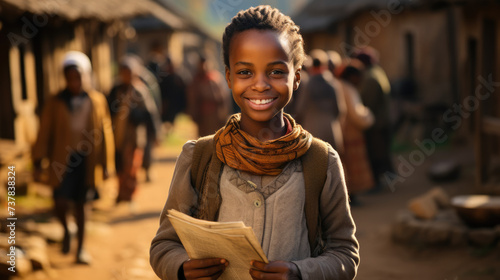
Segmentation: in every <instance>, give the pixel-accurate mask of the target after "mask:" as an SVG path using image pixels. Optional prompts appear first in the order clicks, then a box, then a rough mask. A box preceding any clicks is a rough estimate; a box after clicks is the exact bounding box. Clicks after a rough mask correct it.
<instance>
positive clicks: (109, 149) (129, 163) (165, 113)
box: [32, 48, 231, 264]
mask: <svg viewBox="0 0 500 280" xmlns="http://www.w3.org/2000/svg"><path fill="white" fill-rule="evenodd" d="M118 66H119V67H118V73H117V78H116V83H115V85H114V87H113V88H112V89H111V90H110V92H109V93H100V92H97V91H96V90H95V89H94V88H93V86H92V81H91V77H92V66H91V63H90V60H89V58H88V57H87V56H86V55H85V54H84V53H82V52H77V51H71V52H68V53H67V54H66V56H65V58H64V60H63V63H62V71H63V73H64V78H65V82H66V87H65V88H64V89H63V90H62V91H61V92H59V93H57V94H56V95H54V96H53V97H51V98H50V99H49V100H47V102H46V104H45V105H44V107H43V110H42V114H41V117H40V129H39V133H38V137H37V141H36V143H35V144H34V146H33V149H32V160H33V166H34V177H35V180H37V181H40V182H43V183H45V184H48V185H50V186H52V187H53V189H54V191H53V199H54V210H55V216H56V217H57V218H58V220H59V222H60V223H61V225H62V227H63V230H64V237H63V241H62V243H63V245H62V252H63V253H65V254H66V253H69V251H70V247H71V234H70V231H69V228H68V222H67V215H68V214H69V213H70V212H73V213H74V216H75V221H76V224H77V227H78V233H77V237H78V248H77V250H76V262H77V263H81V264H89V263H90V262H91V257H90V256H89V254H88V253H87V252H86V251H85V250H84V239H85V238H84V236H85V221H86V219H87V217H88V212H89V211H90V209H89V208H90V204H89V203H88V202H90V201H93V200H95V199H98V198H99V194H98V192H97V187H98V186H99V185H100V184H101V183H102V182H103V180H104V179H106V178H108V177H109V176H110V175H114V174H115V173H116V176H117V178H118V193H117V196H116V203H117V204H118V203H121V202H128V203H130V205H131V206H133V203H132V202H133V195H134V193H135V192H136V189H137V186H138V172H139V171H140V170H141V168H143V169H144V171H145V178H146V181H150V180H151V176H150V171H149V169H150V166H151V163H152V150H153V147H154V146H155V145H157V144H158V143H159V142H160V141H161V137H162V134H163V131H164V130H166V131H167V133H168V131H169V130H171V128H172V124H173V123H174V120H175V118H176V116H177V115H178V114H179V113H181V112H185V113H188V114H189V115H190V116H191V117H192V119H193V120H194V121H195V122H196V123H197V125H198V127H199V135H200V136H204V135H208V134H212V133H213V132H214V131H215V130H216V129H217V128H219V127H220V126H222V125H223V124H224V123H225V121H226V119H227V117H228V116H229V114H230V113H231V101H230V95H229V92H228V90H227V86H226V85H225V82H224V78H223V76H222V75H221V74H220V73H219V72H218V71H215V70H213V69H212V68H211V66H210V65H209V63H208V61H207V60H206V59H205V58H204V57H202V56H200V59H199V63H198V67H197V70H196V72H195V73H194V76H193V78H192V79H191V78H190V75H189V74H186V72H185V71H183V69H181V68H177V67H176V66H175V65H174V63H173V62H172V60H171V59H170V58H169V57H168V56H164V55H163V54H162V53H161V52H160V51H156V52H155V49H154V48H152V56H151V59H150V61H149V62H148V63H146V64H145V63H143V61H142V59H141V58H140V57H138V56H136V55H133V54H128V55H126V56H125V57H123V58H122V59H121V61H119V62H118ZM162 123H163V124H164V125H162ZM164 128H165V129H164ZM44 162H47V163H48V164H45V165H44ZM43 170H47V171H46V172H44V171H43ZM71 207H73V208H74V209H73V211H71V209H70V208H71ZM131 210H133V207H131Z"/></svg>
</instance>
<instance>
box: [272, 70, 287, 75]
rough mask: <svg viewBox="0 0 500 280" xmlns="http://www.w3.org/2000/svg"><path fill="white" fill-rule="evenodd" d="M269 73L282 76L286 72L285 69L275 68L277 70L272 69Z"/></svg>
mask: <svg viewBox="0 0 500 280" xmlns="http://www.w3.org/2000/svg"><path fill="white" fill-rule="evenodd" d="M269 74H270V75H271V76H282V75H284V74H285V71H283V70H279V69H275V70H272V71H271V72H270V73H269Z"/></svg>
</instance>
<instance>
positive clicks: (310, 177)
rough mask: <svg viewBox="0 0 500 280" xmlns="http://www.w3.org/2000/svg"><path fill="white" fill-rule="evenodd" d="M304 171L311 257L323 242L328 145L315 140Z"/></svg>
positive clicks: (305, 158) (305, 160)
mask: <svg viewBox="0 0 500 280" xmlns="http://www.w3.org/2000/svg"><path fill="white" fill-rule="evenodd" d="M301 160H302V169H303V174H304V183H305V188H306V192H305V193H306V196H305V198H306V202H305V207H304V212H305V215H306V224H307V231H308V236H309V245H310V247H311V255H313V256H314V255H316V253H315V252H316V248H317V247H318V245H321V244H318V240H321V238H318V237H320V236H319V235H320V234H321V218H320V212H319V209H320V198H321V192H322V191H323V187H324V185H325V182H326V173H327V171H328V144H327V143H326V142H323V141H321V140H319V139H317V138H313V141H312V144H311V147H310V148H309V150H308V151H307V153H305V154H304V155H303V156H302V157H301Z"/></svg>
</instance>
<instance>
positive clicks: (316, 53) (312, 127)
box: [297, 49, 345, 154]
mask: <svg viewBox="0 0 500 280" xmlns="http://www.w3.org/2000/svg"><path fill="white" fill-rule="evenodd" d="M310 56H311V59H312V67H311V69H310V70H309V71H308V73H309V81H308V82H307V84H306V85H305V88H304V91H303V92H301V95H300V96H298V99H297V118H298V122H299V123H300V124H301V125H302V126H303V127H304V129H306V130H307V131H309V132H310V133H311V134H312V135H313V136H315V137H317V138H319V139H321V140H323V141H325V142H328V143H329V144H330V145H332V147H333V148H335V149H336V150H337V151H338V152H339V154H342V150H343V144H342V142H343V138H342V128H341V125H340V123H341V120H342V119H343V118H345V102H344V100H343V95H341V94H337V93H338V92H339V91H340V90H341V87H340V84H339V82H338V80H337V79H336V78H335V77H334V76H333V75H332V74H331V73H330V72H329V71H328V55H327V54H326V52H325V51H323V50H319V49H316V50H312V51H311V53H310Z"/></svg>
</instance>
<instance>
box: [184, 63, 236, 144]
mask: <svg viewBox="0 0 500 280" xmlns="http://www.w3.org/2000/svg"><path fill="white" fill-rule="evenodd" d="M230 106H231V96H230V95H229V93H228V91H227V86H226V85H225V84H224V77H223V76H222V75H221V74H220V73H219V72H218V71H217V70H213V69H211V67H210V64H209V63H208V61H207V60H206V59H205V58H204V57H200V61H199V63H198V69H197V72H196V75H195V76H194V77H193V81H192V82H191V85H190V86H189V87H188V89H187V111H188V114H189V115H190V116H191V117H192V118H193V120H194V122H196V124H197V125H198V135H199V136H207V135H210V134H213V133H214V132H215V131H217V129H219V128H220V127H221V126H223V125H224V124H225V123H226V120H227V118H228V117H229V113H230Z"/></svg>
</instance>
